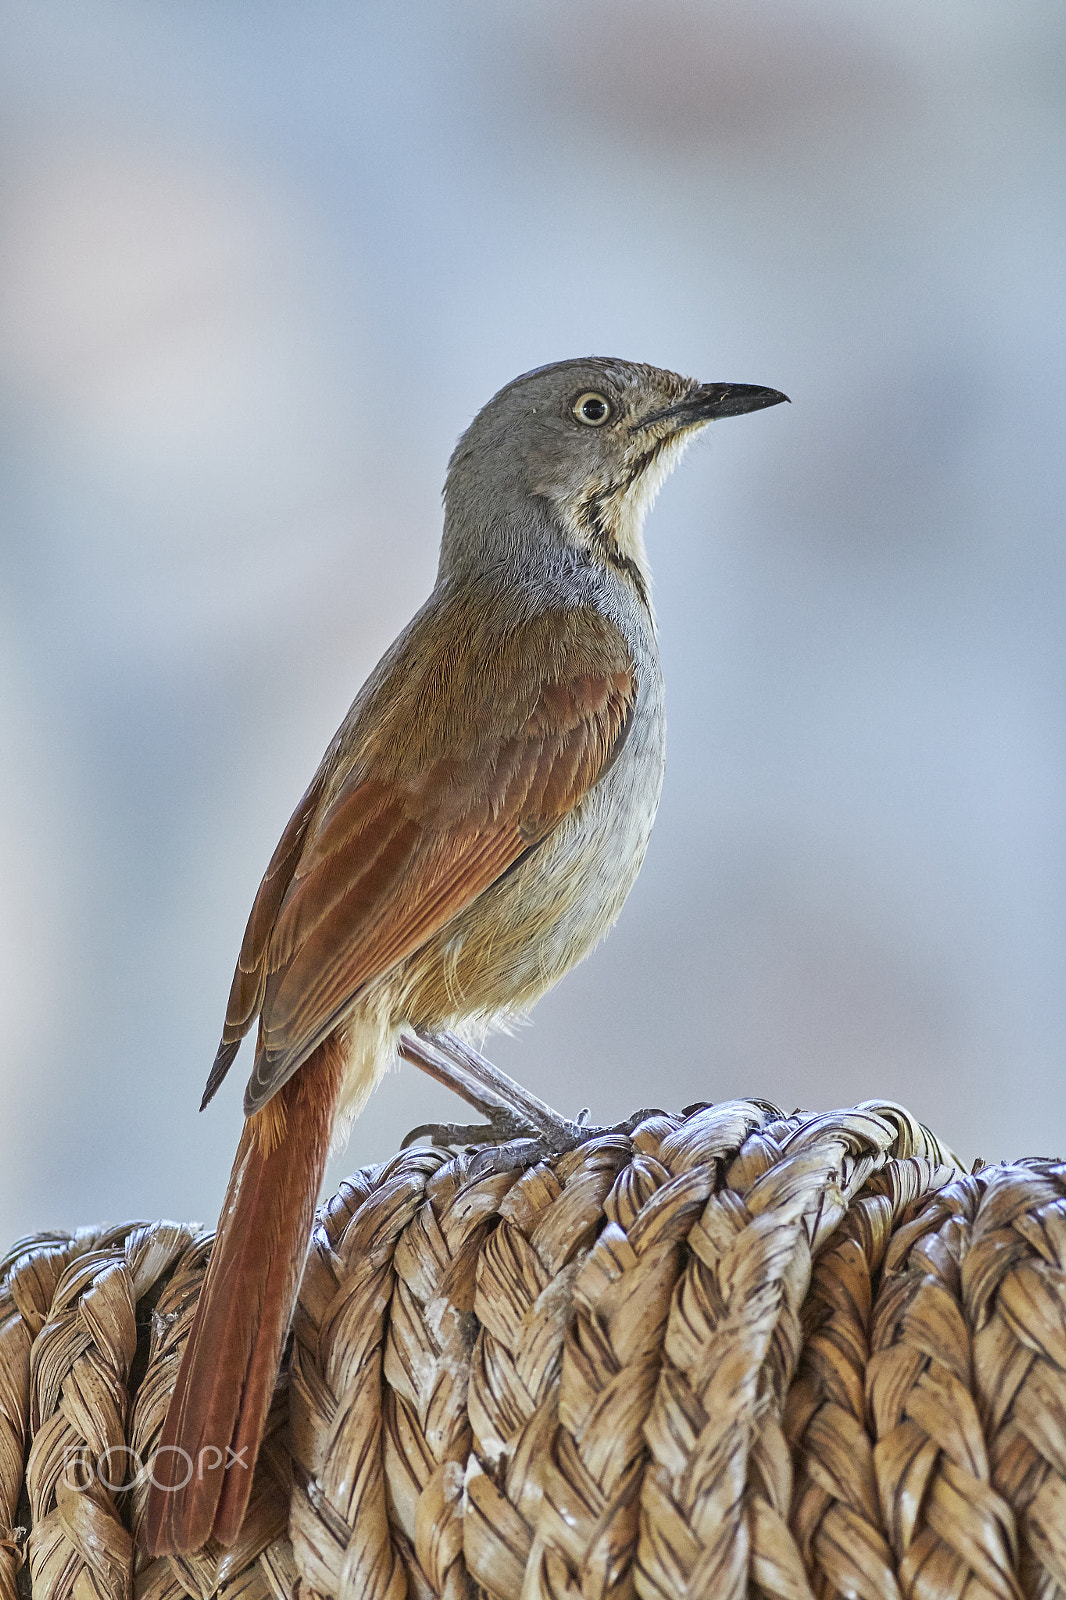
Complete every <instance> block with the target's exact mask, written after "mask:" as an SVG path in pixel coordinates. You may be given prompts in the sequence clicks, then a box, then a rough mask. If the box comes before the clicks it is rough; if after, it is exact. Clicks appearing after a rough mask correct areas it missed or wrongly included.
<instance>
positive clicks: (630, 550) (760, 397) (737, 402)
mask: <svg viewBox="0 0 1066 1600" xmlns="http://www.w3.org/2000/svg"><path fill="white" fill-rule="evenodd" d="M787 398H788V397H787V395H783V394H781V393H779V391H778V390H776V389H763V388H760V387H758V386H757V385H755V384H750V383H698V382H697V381H696V380H695V379H694V378H682V377H679V376H678V374H677V373H676V372H664V371H662V370H660V369H659V368H658V367H649V366H644V365H643V364H641V363H638V362H632V361H615V360H610V359H607V358H604V357H600V356H588V357H585V358H584V359H582V360H578V361H559V362H556V363H554V364H553V365H552V366H548V367H538V368H537V369H536V370H535V371H533V372H527V373H525V374H523V376H522V377H520V378H515V379H514V381H513V382H511V383H509V384H507V386H506V387H505V388H503V389H501V390H500V392H499V394H497V395H494V396H493V398H492V399H491V400H490V401H489V403H488V404H487V405H486V406H484V407H483V408H482V410H481V411H479V412H478V414H477V416H476V417H475V418H474V420H473V422H472V423H471V424H470V426H469V428H467V430H466V432H465V433H464V434H463V436H462V438H461V439H460V440H459V443H458V444H457V445H456V447H455V451H454V453H453V455H452V458H451V461H450V463H449V467H448V479H447V483H446V485H445V491H444V494H445V507H446V512H447V523H451V524H453V525H458V526H461V527H462V528H463V530H464V532H465V533H466V536H467V537H469V532H471V531H473V532H480V533H481V534H482V535H483V536H487V537H491V539H492V543H493V544H494V545H495V544H496V543H497V541H498V539H499V537H500V535H501V534H503V535H504V536H505V537H506V536H508V534H509V535H510V537H511V538H513V539H514V538H520V537H521V532H522V529H521V512H522V506H523V504H525V505H526V506H527V507H528V505H529V503H530V501H536V502H539V503H540V505H541V506H542V507H543V506H546V507H547V509H548V510H549V512H550V520H551V523H552V525H553V526H554V527H555V528H556V529H558V530H559V531H560V532H561V533H562V534H563V536H564V537H565V538H566V539H567V540H568V541H570V542H572V543H574V544H576V545H578V546H580V547H582V548H584V549H586V550H587V551H588V552H589V553H590V554H591V555H592V556H593V557H594V558H595V559H597V560H599V561H602V562H604V563H606V564H608V565H611V566H614V567H615V568H617V569H619V570H621V571H623V572H627V573H628V574H629V576H630V578H631V580H632V581H633V582H635V583H636V584H637V587H638V588H640V589H642V590H644V591H645V592H646V586H647V581H648V574H647V563H646V558H645V554H644V540H643V534H642V529H643V524H644V518H645V516H646V515H647V512H648V510H649V508H650V507H651V505H652V502H653V501H654V499H655V496H656V494H657V493H658V491H659V488H660V486H661V484H662V482H663V479H664V478H665V477H666V476H667V474H668V473H669V472H670V471H671V470H672V468H673V467H674V466H675V464H676V462H677V460H678V458H679V456H680V455H681V452H682V451H683V450H684V448H685V446H686V445H687V444H688V443H689V441H690V440H691V439H692V438H693V437H694V436H695V434H696V433H697V432H698V431H699V430H700V429H701V428H704V427H706V426H707V424H708V423H710V422H714V421H716V420H717V419H718V418H719V417H734V416H739V415H740V414H741V413H742V412H745V411H757V410H759V409H761V408H762V407H763V406H774V405H777V404H778V403H779V402H780V401H782V400H786V399H787ZM445 539H446V545H447V539H448V535H447V524H446V535H445Z"/></svg>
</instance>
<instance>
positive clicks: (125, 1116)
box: [0, 0, 1066, 1238]
mask: <svg viewBox="0 0 1066 1600" xmlns="http://www.w3.org/2000/svg"><path fill="white" fill-rule="evenodd" d="M2 34H3V37H2V41H0V141H2V148H0V363H2V373H3V376H2V388H0V480H2V488H0V518H2V565H0V882H2V891H0V977H2V984H3V993H2V999H0V1028H2V1050H0V1093H2V1102H0V1104H2V1117H3V1127H4V1135H5V1137H4V1147H5V1157H4V1160H3V1162H2V1164H0V1219H2V1225H0V1235H2V1237H4V1238H10V1237H12V1236H13V1235H14V1234H15V1233H17V1232H18V1231H20V1230H23V1229H30V1228H40V1227H44V1226H47V1225H51V1224H59V1225H64V1226H68V1225H73V1224H77V1223H81V1222H88V1221H95V1220H100V1219H104V1218H107V1219H110V1220H118V1219H122V1218H126V1217H129V1216H136V1215H140V1216H146V1217H147V1216H156V1215H161V1214H168V1215H177V1216H181V1217H190V1216H200V1217H204V1218H213V1217H214V1215H215V1213H216V1208H217V1204H218V1200H219V1197H220V1194H221V1191H222V1187H223V1184H224V1180H225V1176H226V1173H227V1171H228V1167H229V1161H230V1156H231V1154H232V1150H233V1147H234V1144H235V1142H236V1136H237V1130H238V1127H239V1121H240V1112H239V1100H240V1083H241V1082H242V1081H243V1078H244V1076H245V1067H246V1062H245V1059H244V1058H243V1057H242V1059H241V1061H240V1062H239V1064H238V1068H237V1071H236V1072H235V1074H234V1079H235V1081H234V1082H233V1083H232V1085H227V1087H226V1090H225V1092H224V1093H223V1095H222V1096H221V1097H220V1100H219V1102H218V1103H217V1104H216V1105H215V1106H213V1107H212V1109H211V1112H210V1114H209V1115H206V1116H204V1117H198V1116H197V1113H196V1106H197V1102H198V1098H199V1093H200V1088H201V1084H202V1081H203V1078H204V1075H205V1073H206V1070H207V1067H208V1065H209V1064H210V1061H211V1057H212V1054H213V1051H214V1047H215V1043H216V1040H217V1035H218V1029H219V1025H220V1022H221V1017H222V1013H223V1009H224V1004H225V998H226V993H227V989H228V985H229V979H230V973H231V970H232V965H233V960H234V957H235V954H236V950H237V947H238V944H239V941H240V937H241V933H242V931H243V926H244V919H245V916H246V914H247V911H248V907H249V905H250V903H251V899H252V896H253V894H254V892H255V888H256V885H257V883H258V879H259V876H260V873H261V871H262V869H263V867H264V865H265V863H266V860H267V858H268V857H269V854H270V851H271V849H272V848H273V845H274V842H275V840H276V837H277V835H278V833H279V831H280V829H281V827H282V826H283V824H284V822H285V820H286V818H287V816H288V814H289V811H290V809H291V807H292V805H293V804H294V802H295V800H296V799H297V797H298V796H299V794H300V792H301V791H302V789H303V787H304V784H305V782H306V781H307V779H308V777H309V776H310V774H311V772H312V770H313V768H314V766H315V763H316V762H317V760H318V757H319V755H320V753H321V750H322V749H323V747H324V746H325V744H326V742H327V741H328V739H329V737H330V735H331V733H332V731H333V729H334V727H335V725H336V723H337V722H338V721H339V719H340V717H341V715H342V714H343V712H344V710H345V708H346V706H347V704H348V702H349V700H350V699H351V696H352V694H353V693H354V691H355V690H356V688H357V687H358V685H359V683H360V682H361V681H362V679H363V677H364V675H365V674H366V672H367V671H368V669H369V668H370V667H371V666H372V665H373V663H374V661H375V660H376V658H377V656H378V655H379V653H380V652H381V650H382V649H383V647H384V646H385V645H386V644H387V643H388V641H389V640H390V638H391V637H392V636H393V634H394V633H395V632H396V630H397V629H398V628H399V626H400V625H401V624H402V623H403V622H404V621H405V620H406V618H407V617H408V615H409V614H410V613H411V611H412V610H413V609H414V607H415V606H416V605H417V604H418V602H419V601H420V599H421V598H422V597H423V595H424V594H425V592H426V590H427V588H428V587H429V585H430V583H431V580H432V575H433V571H434V565H435V559H436V543H437V538H438V533H439V491H440V485H441V481H442V477H443V472H444V466H445V462H446V459H447V456H448V452H449V449H450V447H451V445H452V443H453V441H454V439H455V437H456V435H457V433H458V432H459V431H460V429H461V428H462V427H463V426H464V425H465V424H466V422H467V420H468V419H469V418H470V416H471V415H472V414H473V412H474V411H475V410H476V409H477V408H478V406H479V405H480V404H481V403H482V402H483V401H484V400H485V399H487V398H488V396H489V395H490V394H491V393H492V392H493V391H494V390H495V389H496V388H497V387H499V385H500V384H502V383H503V382H505V381H506V380H507V379H509V378H510V377H512V376H513V375H514V374H515V373H517V372H521V371H523V370H524V369H526V368H528V367H531V366H535V365H539V364H540V363H542V362H545V361H550V360H554V359H557V358H559V357H563V356H570V355H577V354H585V353H588V352H598V353H602V354H617V355H624V356H631V357H635V358H638V359H643V360H647V361H652V362H656V363H658V364H661V365H664V366H670V367H674V368H678V369H680V370H682V371H684V372H688V373H691V374H694V375H698V376H699V377H701V378H704V379H730V380H739V381H745V382H755V383H765V384H772V385H775V386H778V387H781V388H783V389H785V390H786V391H787V392H788V393H790V394H791V395H792V397H793V401H794V403H793V405H792V406H791V407H790V408H784V407H782V408H780V409H778V410H775V411H772V412H767V413H765V414H760V415H757V416H752V417H747V418H743V419H740V420H738V421H735V422H729V423H726V424H722V425H721V426H720V427H718V428H716V429H714V430H713V431H712V435H711V436H710V437H709V438H708V439H706V442H704V443H702V444H701V445H700V446H698V447H696V448H694V449H693V451H691V452H690V454H689V456H688V458H687V459H686V461H685V463H684V465H683V467H682V469H681V471H680V472H679V473H678V475H677V476H676V477H675V478H674V479H673V480H671V482H670V484H669V485H668V487H667V489H666V491H665V492H664V494H663V496H662V498H661V500H660V503H659V505H658V507H657V509H656V511H655V513H654V516H653V520H652V522H651V524H650V525H649V530H648V531H649V535H650V537H649V546H650V550H651V554H652V559H653V563H654V568H655V574H656V579H657V588H656V598H657V604H658V611H659V617H660V622H661V629H662V640H663V654H664V658H665V665H666V671H667V677H668V692H669V705H670V758H669V766H668V772H667V781H666V789H665V793H664V797H663V805H662V812H661V816H660V821H659V825H658V828H657V831H656V834H655V837H654V840H653V843H652V848H651V852H650V854H649V857H648V861H647V865H646V867H645V870H644V873H643V876H642V878H641V880H640V882H639V884H638V887H637V889H636V890H635V892H634V894H633V896H632V899H631V901H630V903H629V905H628V907H627V909H626V911H625V913H624V915H623V918H622V921H621V923H620V925H619V927H618V929H617V930H616V932H615V933H614V935H613V936H612V938H611V939H610V940H609V942H608V944H607V945H606V946H605V947H604V948H603V949H602V950H601V951H600V952H598V953H597V954H596V955H595V956H594V957H593V958H592V960H590V961H589V962H588V963H587V964H586V965H585V966H584V967H583V968H582V969H580V970H579V971H578V972H577V973H575V974H573V975H572V976H571V977H570V978H569V979H568V980H567V981H566V982H565V983H564V984H563V985H562V987H561V988H560V989H559V990H557V991H556V993H555V994H554V995H553V996H551V997H550V998H549V999H548V1000H546V1001H545V1002H544V1003H543V1004H542V1005H541V1007H540V1008H539V1011H538V1014H537V1017H536V1020H535V1023H534V1025H533V1027H532V1028H531V1029H529V1030H526V1031H524V1032H523V1034H522V1035H521V1036H520V1037H519V1038H517V1039H514V1040H504V1041H501V1042H500V1043H499V1045H498V1047H497V1049H496V1054H497V1057H498V1059H499V1060H500V1061H501V1063H502V1064H504V1065H506V1066H507V1067H509V1068H511V1069H512V1070H514V1071H516V1072H517V1073H518V1074H520V1075H521V1076H522V1077H523V1078H525V1079H526V1080H527V1081H528V1082H529V1083H530V1084H531V1086H533V1087H535V1088H536V1089H537V1090H539V1091H540V1092H541V1093H542V1094H544V1095H545V1096H546V1097H547V1098H548V1099H550V1100H552V1101H555V1102H557V1103H559V1104H560V1105H561V1106H562V1107H564V1108H567V1109H574V1108H576V1107H577V1106H578V1105H580V1104H585V1103H588V1104H591V1105H592V1106H593V1108H594V1111H595V1112H596V1113H597V1114H598V1115H601V1116H605V1117H606V1116H612V1115H615V1114H619V1113H623V1112H625V1111H627V1110H630V1109H633V1108H634V1107H636V1106H639V1105H643V1104H648V1103H659V1104H663V1105H667V1106H673V1107H678V1106H681V1105H684V1104H686V1103H687V1102H690V1101H692V1100H695V1099H698V1098H706V1097H715V1098H718V1097H723V1096H728V1095H735V1094H744V1093H748V1094H757V1095H762V1096H768V1097H771V1098H773V1099H775V1100H777V1101H779V1102H781V1103H783V1104H784V1105H785V1106H787V1107H792V1106H794V1105H796V1104H804V1105H807V1106H816V1107H827V1106H831V1105H835V1104H841V1103H850V1102H854V1101H856V1100H859V1099H861V1098H863V1097H865V1096H874V1095H877V1096H888V1097H894V1098H897V1099H900V1100H902V1101H904V1102H905V1103H906V1104H907V1105H909V1106H910V1107H911V1108H912V1109H913V1110H914V1111H915V1112H916V1113H917V1114H919V1115H920V1116H921V1117H923V1118H924V1119H925V1120H927V1121H929V1122H930V1123H932V1124H933V1125H934V1126H935V1127H936V1128H937V1130H938V1131H939V1132H940V1133H941V1134H942V1135H943V1136H944V1137H945V1138H947V1139H948V1140H950V1141H953V1142H954V1143H955V1145H956V1146H957V1148H958V1149H959V1150H960V1151H961V1152H962V1153H963V1154H964V1155H966V1156H972V1155H974V1154H976V1153H980V1154H982V1155H984V1156H986V1157H995V1156H1000V1155H1021V1154H1025V1153H1044V1152H1059V1153H1063V1152H1066V1090H1064V1086H1063V1076H1064V1068H1066V989H1064V983H1063V968H1064V958H1066V916H1064V912H1066V859H1064V848H1063V847H1064V831H1063V801H1064V781H1063V780H1064V741H1063V710H1064V703H1066V692H1064V689H1066V686H1064V676H1063V668H1064V644H1063V614H1064V610H1066V598H1064V594H1066V581H1064V580H1066V570H1064V568H1066V558H1064V540H1063V531H1062V519H1061V511H1060V506H1061V502H1062V498H1063V495H1062V489H1063V457H1064V430H1063V421H1064V415H1063V413H1064V409H1066V381H1064V359H1063V358H1064V353H1066V352H1064V319H1063V292H1064V249H1063V245H1064V205H1063V194H1064V187H1063V173H1064V170H1066V138H1064V131H1066V118H1064V100H1066V73H1064V70H1063V69H1064V57H1066V12H1064V11H1063V9H1062V7H1061V6H1060V5H1057V4H1054V3H1051V0H1048V3H1046V4H1042V3H1036V0H1011V3H1010V4H1009V5H1007V4H1002V5H980V6H978V5H973V4H970V3H965V0H939V3H938V4H936V5H929V4H928V0H891V3H889V4H885V3H884V0H703V3H695V0H693V3H685V0H582V3H581V4H574V0H540V3H527V4H519V3H517V0H515V3H506V0H504V3H496V4H493V3H489V0H467V3H465V4H460V3H458V0H453V3H448V0H423V3H420V4H417V3H404V0H367V3H360V4H352V3H351V0H343V3H339V0H334V3H327V0H320V3H316V0H310V3H307V4H299V5H298V4H296V3H295V0H288V3H285V4H281V3H276V4H271V3H268V0H258V3H257V4H255V5H254V6H249V5H246V4H243V3H237V0H181V3H180V4H177V5H175V4H173V3H172V0H124V3H117V0H115V3H104V0H77V3H74V0H56V3H51V4H49V5H47V6H43V5H40V4H38V3H36V0H11V3H10V4H9V5H8V6H7V7H6V8H5V14H4V21H3V24H2ZM450 1104H451V1103H450V1102H449V1101H448V1099H447V1097H446V1096H444V1095H443V1094H441V1093H438V1092H437V1091H436V1090H435V1089H433V1087H432V1086H431V1085H429V1084H428V1083H427V1082H426V1081H424V1080H422V1079H420V1078H419V1077H418V1076H417V1074H415V1073H413V1072H412V1071H410V1070H409V1069H408V1070H405V1071H404V1072H402V1073H399V1074H395V1075H392V1076H391V1077H390V1078H389V1080H388V1081H387V1082H386V1084H385V1085H384V1086H383V1088H382V1089H381V1090H380V1091H379V1092H378V1094H377V1095H376V1096H375V1099H374V1101H373V1103H372V1104H371V1106H370V1108H369V1109H368V1111H367V1112H366V1114H365V1116H364V1117H363V1119H362V1120H361V1122H360V1123H359V1124H358V1126H357V1127H356V1129H355V1132H354V1135H353V1139H352V1143H351V1145H350V1146H349V1149H348V1152H347V1153H346V1155H345V1156H344V1157H342V1158H340V1160H339V1161H338V1163H336V1164H335V1166H334V1168H333V1174H334V1175H336V1174H337V1172H338V1171H340V1170H342V1169H343V1168H344V1167H346V1166H349V1165H354V1164H356V1163H357V1162H359V1161H361V1160H365V1159H370V1158H372V1157H375V1156H381V1155H384V1154H387V1153H388V1152H390V1151H391V1150H392V1149H393V1148H394V1147H395V1145H396V1142H397V1139H398V1138H399V1136H400V1135H401V1134H402V1132H403V1131H404V1130H405V1128H406V1127H408V1126H409V1125H410V1124H411V1123H412V1122H413V1121H416V1120H421V1119H422V1118H423V1117H424V1116H426V1115H429V1114H430V1113H431V1112H440V1113H445V1112H446V1111H447V1110H448V1109H449V1106H450ZM457 1109H459V1108H457ZM459 1114H460V1115H461V1114H462V1112H461V1109H459Z"/></svg>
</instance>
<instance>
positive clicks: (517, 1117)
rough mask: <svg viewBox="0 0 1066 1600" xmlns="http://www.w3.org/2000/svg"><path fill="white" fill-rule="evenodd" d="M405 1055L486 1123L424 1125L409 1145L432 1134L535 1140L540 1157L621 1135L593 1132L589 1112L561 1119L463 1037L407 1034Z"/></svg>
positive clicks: (449, 1138)
mask: <svg viewBox="0 0 1066 1600" xmlns="http://www.w3.org/2000/svg"><path fill="white" fill-rule="evenodd" d="M400 1054H401V1055H402V1056H403V1057H404V1058H405V1059H406V1060H407V1061H410V1062H412V1064H413V1065H414V1066H416V1067H420V1068H421V1069H422V1071H423V1072H426V1073H428V1074H429V1076H430V1077H431V1078H435V1079H436V1080H437V1082H438V1083H442V1084H443V1085H444V1086H445V1088H447V1089H451V1090H452V1092H453V1093H454V1094H457V1095H459V1097H460V1098H461V1099H463V1100H466V1101H467V1102H468V1104H470V1105H472V1106H474V1107H475V1108H476V1109H477V1110H478V1111H480V1112H481V1113H482V1115H483V1116H484V1117H485V1119H486V1120H485V1122H483V1123H471V1124H460V1123H423V1124H422V1126H421V1127H418V1128H414V1129H412V1131H411V1132H410V1133H409V1134H408V1135H407V1137H406V1139H405V1140H404V1141H403V1142H404V1145H408V1144H410V1143H412V1142H413V1141H414V1140H415V1139H420V1138H425V1137H427V1136H428V1137H429V1138H431V1139H432V1140H433V1142H434V1144H439V1145H456V1144H489V1143H491V1144H510V1143H514V1142H521V1143H526V1142H529V1143H530V1144H531V1145H532V1146H534V1147H535V1148H536V1151H537V1153H538V1154H544V1155H561V1154H562V1152H563V1151H564V1150H573V1149H574V1147H575V1146H576V1145H579V1144H583V1143H584V1142H585V1140H586V1139H590V1138H594V1137H595V1136H596V1134H598V1133H600V1132H603V1133H607V1132H612V1131H615V1130H611V1129H606V1128H604V1129H600V1128H590V1127H589V1125H588V1115H589V1114H588V1111H587V1110H585V1111H582V1112H580V1113H579V1115H578V1116H577V1117H576V1118H575V1119H573V1120H572V1119H571V1118H569V1117H564V1116H561V1115H560V1113H559V1112H558V1111H553V1110H552V1108H551V1106H549V1105H546V1104H545V1102H544V1101H543V1100H540V1099H538V1098H537V1096H536V1095H535V1094H531V1093H530V1092H529V1090H528V1089H523V1087H522V1085H521V1084H520V1083H516V1082H515V1080H514V1079H513V1078H509V1077H508V1076H507V1074H506V1073H505V1072H501V1071H500V1069H499V1067H494V1066H493V1064H492V1062H491V1061H488V1060H486V1058H485V1057H484V1056H483V1055H482V1054H481V1053H480V1051H478V1050H475V1049H474V1048H473V1047H472V1046H471V1045H468V1044H467V1043H466V1042H465V1040H463V1039H460V1038H459V1037H458V1035H457V1034H454V1033H439V1034H429V1033H414V1034H404V1036H403V1038H402V1039H401V1041H400Z"/></svg>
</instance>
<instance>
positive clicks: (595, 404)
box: [570, 390, 614, 428]
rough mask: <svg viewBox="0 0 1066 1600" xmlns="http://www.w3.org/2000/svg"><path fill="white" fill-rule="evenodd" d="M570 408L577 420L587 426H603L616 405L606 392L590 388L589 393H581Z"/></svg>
mask: <svg viewBox="0 0 1066 1600" xmlns="http://www.w3.org/2000/svg"><path fill="white" fill-rule="evenodd" d="M570 409H571V411H572V412H573V413H574V416H575V417H576V418H577V420H578V421H579V422H583V423H585V424H586V426H587V427H589V428H602V427H603V425H604V423H605V422H606V421H607V420H608V418H609V417H610V415H611V412H612V411H613V410H614V407H613V406H612V404H611V402H610V401H609V400H608V398H607V396H606V395H605V394H596V393H595V391H594V390H590V391H589V392H588V394H579V395H578V397H577V399H576V400H575V401H574V403H573V405H572V406H571V407H570Z"/></svg>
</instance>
